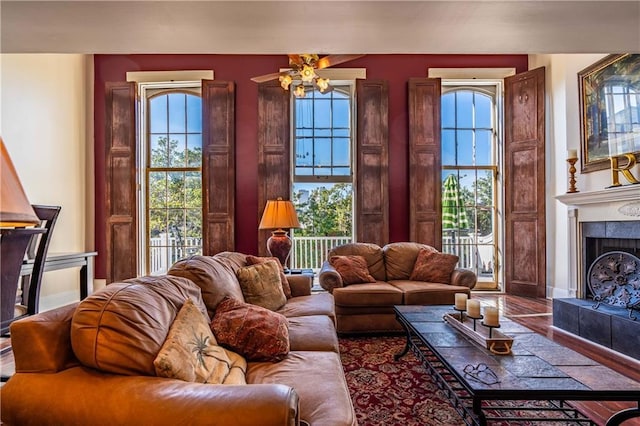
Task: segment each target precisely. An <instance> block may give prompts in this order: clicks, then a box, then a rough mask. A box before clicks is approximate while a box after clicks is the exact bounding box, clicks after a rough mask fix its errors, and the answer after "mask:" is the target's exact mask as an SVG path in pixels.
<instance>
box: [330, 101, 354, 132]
mask: <svg viewBox="0 0 640 426" xmlns="http://www.w3.org/2000/svg"><path fill="white" fill-rule="evenodd" d="M333 127H344V128H346V127H351V126H350V115H349V100H348V99H334V100H333Z"/></svg>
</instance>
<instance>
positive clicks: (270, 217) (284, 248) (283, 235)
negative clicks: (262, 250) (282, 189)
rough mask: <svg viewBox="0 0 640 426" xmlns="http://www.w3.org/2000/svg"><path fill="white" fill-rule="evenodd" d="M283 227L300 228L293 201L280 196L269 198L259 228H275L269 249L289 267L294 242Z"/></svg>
mask: <svg viewBox="0 0 640 426" xmlns="http://www.w3.org/2000/svg"><path fill="white" fill-rule="evenodd" d="M282 228H300V222H298V215H297V214H296V209H295V207H294V206H293V203H292V202H291V201H289V200H283V199H282V198H280V197H278V199H277V200H267V205H266V206H265V208H264V213H262V219H261V220H260V225H259V226H258V229H275V231H272V232H271V237H269V239H268V240H267V251H268V252H269V254H270V255H271V256H274V257H277V258H278V260H279V261H280V263H281V264H282V267H283V268H284V269H287V260H288V259H289V254H290V253H291V246H292V243H291V238H289V236H288V235H287V231H285V230H284V229H282Z"/></svg>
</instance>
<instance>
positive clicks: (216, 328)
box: [211, 297, 289, 361]
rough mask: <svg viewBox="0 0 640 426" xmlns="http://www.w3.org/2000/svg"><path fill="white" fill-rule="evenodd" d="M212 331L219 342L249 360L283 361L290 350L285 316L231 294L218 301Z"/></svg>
mask: <svg viewBox="0 0 640 426" xmlns="http://www.w3.org/2000/svg"><path fill="white" fill-rule="evenodd" d="M211 330H212V331H213V334H214V335H215V337H216V340H217V341H218V343H219V344H221V345H223V346H225V347H227V348H229V349H231V350H232V351H234V352H237V353H239V354H240V355H242V356H244V357H245V358H246V359H247V360H248V361H280V360H281V359H283V358H284V357H285V356H286V355H287V353H289V328H288V323H287V318H286V317H285V316H284V315H281V314H278V313H276V312H272V311H270V310H268V309H265V308H263V307H261V306H256V305H251V304H248V303H244V302H240V301H239V300H237V299H234V298H231V297H226V298H224V299H223V300H222V302H220V303H219V304H218V308H217V309H216V313H215V315H214V317H213V321H212V322H211Z"/></svg>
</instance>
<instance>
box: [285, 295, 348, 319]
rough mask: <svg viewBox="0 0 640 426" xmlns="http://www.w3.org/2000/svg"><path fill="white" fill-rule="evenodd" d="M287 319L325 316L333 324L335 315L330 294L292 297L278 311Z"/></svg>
mask: <svg viewBox="0 0 640 426" xmlns="http://www.w3.org/2000/svg"><path fill="white" fill-rule="evenodd" d="M278 313H280V314H282V315H284V316H285V317H287V318H292V317H302V316H307V315H326V316H328V317H329V318H331V320H332V321H334V322H335V319H336V314H335V307H334V300H333V296H332V295H331V293H315V294H312V295H309V296H299V297H293V298H291V299H289V300H288V301H287V304H286V305H284V306H283V307H282V309H280V310H278Z"/></svg>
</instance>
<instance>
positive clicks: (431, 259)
mask: <svg viewBox="0 0 640 426" xmlns="http://www.w3.org/2000/svg"><path fill="white" fill-rule="evenodd" d="M457 263H458V256H456V255H454V254H447V253H440V252H438V251H432V250H429V249H421V250H420V252H419V253H418V257H417V258H416V263H415V264H414V265H413V271H412V272H411V277H410V278H409V279H410V280H412V281H426V282H431V283H443V284H449V283H450V282H451V274H452V273H453V270H454V269H455V268H456V264H457Z"/></svg>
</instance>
